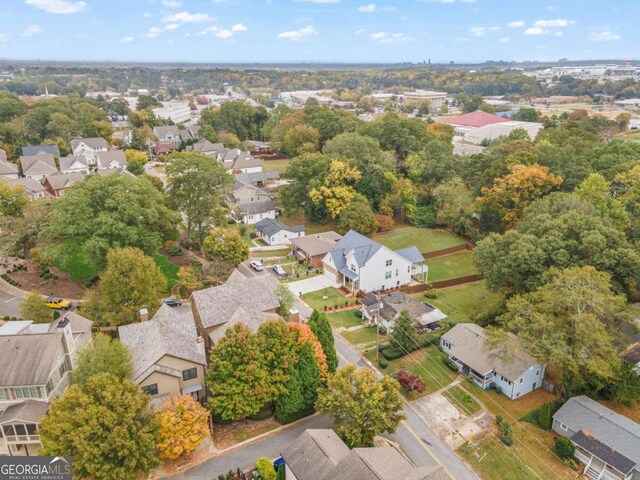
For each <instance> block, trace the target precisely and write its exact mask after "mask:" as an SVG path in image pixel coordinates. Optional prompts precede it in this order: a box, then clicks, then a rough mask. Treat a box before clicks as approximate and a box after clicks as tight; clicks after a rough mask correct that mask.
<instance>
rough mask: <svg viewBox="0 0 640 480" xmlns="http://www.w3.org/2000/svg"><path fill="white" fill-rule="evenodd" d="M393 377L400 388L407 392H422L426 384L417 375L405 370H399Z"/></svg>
mask: <svg viewBox="0 0 640 480" xmlns="http://www.w3.org/2000/svg"><path fill="white" fill-rule="evenodd" d="M395 379H396V380H398V383H399V384H400V386H401V387H402V388H404V389H405V390H407V391H409V392H418V393H423V392H424V391H425V390H426V389H427V385H426V384H425V383H424V382H423V381H422V379H421V378H420V377H419V376H418V375H413V374H412V373H409V372H407V371H406V370H400V371H399V372H398V373H396V374H395Z"/></svg>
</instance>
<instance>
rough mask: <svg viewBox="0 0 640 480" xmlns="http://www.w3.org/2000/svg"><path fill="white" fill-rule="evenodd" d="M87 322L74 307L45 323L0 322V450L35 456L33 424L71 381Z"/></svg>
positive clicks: (88, 339) (87, 332)
mask: <svg viewBox="0 0 640 480" xmlns="http://www.w3.org/2000/svg"><path fill="white" fill-rule="evenodd" d="M92 324H93V322H91V321H90V320H87V319H86V318H84V317H81V316H80V315H78V314H77V313H75V312H68V313H66V314H65V316H64V317H61V318H59V319H58V320H56V321H54V322H52V323H50V324H49V323H47V324H34V323H33V322H31V321H13V322H7V323H5V324H4V325H2V326H1V327H0V365H2V368H0V433H2V435H0V455H12V456H21V455H37V454H38V450H39V448H40V447H41V443H40V436H39V434H38V427H39V424H40V419H41V418H42V416H44V414H45V413H46V412H47V410H48V409H49V404H50V402H51V401H52V400H53V399H55V398H58V397H60V396H61V395H62V392H64V390H65V389H66V388H67V387H68V386H69V385H70V383H71V370H73V368H75V366H76V360H77V355H78V350H79V349H80V348H82V347H83V346H85V345H87V343H89V342H91V341H92V340H91V339H92V337H91V326H92Z"/></svg>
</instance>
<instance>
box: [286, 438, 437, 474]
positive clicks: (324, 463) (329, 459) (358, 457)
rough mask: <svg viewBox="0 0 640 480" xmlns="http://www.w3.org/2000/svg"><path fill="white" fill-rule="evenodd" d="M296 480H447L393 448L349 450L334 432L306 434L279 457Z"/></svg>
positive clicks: (431, 468)
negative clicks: (412, 461) (414, 462)
mask: <svg viewBox="0 0 640 480" xmlns="http://www.w3.org/2000/svg"><path fill="white" fill-rule="evenodd" d="M282 457H283V458H284V460H285V461H286V463H287V465H288V466H289V468H290V469H291V471H292V472H293V474H294V475H295V476H296V478H297V479H298V480H445V479H446V480H449V477H448V475H447V474H446V472H445V471H444V469H443V468H442V467H440V466H436V467H426V468H416V467H414V466H413V465H412V464H411V463H410V462H409V461H408V460H407V459H406V458H405V457H404V456H403V455H401V454H400V452H399V451H398V450H396V449H395V448H392V447H375V448H355V449H353V450H349V447H347V446H346V445H345V444H344V442H343V441H342V440H341V439H340V437H338V435H336V433H335V432H334V431H333V430H329V429H327V430H305V431H304V432H303V433H302V434H301V435H300V436H299V437H298V438H297V439H296V440H295V441H294V442H293V443H292V444H291V445H290V446H289V447H288V448H287V449H286V450H285V451H284V453H283V454H282Z"/></svg>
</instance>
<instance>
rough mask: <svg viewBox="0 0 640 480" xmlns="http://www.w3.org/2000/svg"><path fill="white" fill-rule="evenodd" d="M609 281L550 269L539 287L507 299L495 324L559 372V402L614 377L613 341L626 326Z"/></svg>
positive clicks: (579, 270)
mask: <svg viewBox="0 0 640 480" xmlns="http://www.w3.org/2000/svg"><path fill="white" fill-rule="evenodd" d="M610 279H611V277H610V275H609V274H607V273H604V272H599V271H597V270H596V269H595V268H593V267H591V266H586V267H574V268H568V269H566V270H558V269H552V270H550V271H549V273H548V274H547V275H546V276H545V280H546V283H545V284H544V285H543V286H541V287H540V288H538V289H537V290H535V291H533V292H531V293H528V294H525V295H517V296H514V297H513V298H511V299H510V300H509V301H508V302H507V311H506V312H505V313H504V314H503V315H501V316H500V317H499V319H498V320H499V323H500V324H501V325H503V326H504V327H506V328H507V329H508V330H510V331H513V332H515V333H516V334H517V335H518V337H519V338H520V339H521V340H522V341H523V342H524V345H525V348H527V349H528V350H529V351H530V352H531V353H532V354H533V355H535V356H536V357H537V358H539V359H541V360H542V361H544V362H547V363H552V364H554V365H555V366H556V367H557V368H558V369H559V370H560V372H561V375H562V390H563V393H564V396H565V398H568V397H570V396H571V395H573V394H574V393H575V392H576V391H579V390H581V389H584V388H586V387H588V388H595V389H600V388H602V387H603V386H604V385H607V384H608V383H609V382H612V381H615V378H616V376H617V375H618V372H619V369H620V366H621V360H620V358H619V357H618V354H617V351H616V347H615V344H616V339H617V337H618V332H619V329H620V328H621V327H622V326H624V325H630V322H629V319H628V318H627V316H626V314H625V309H626V301H625V298H624V297H622V296H618V295H615V294H614V293H613V292H612V290H611V283H610Z"/></svg>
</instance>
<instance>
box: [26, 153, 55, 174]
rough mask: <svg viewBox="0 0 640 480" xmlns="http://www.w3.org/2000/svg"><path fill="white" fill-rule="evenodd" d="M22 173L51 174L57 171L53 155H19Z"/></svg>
mask: <svg viewBox="0 0 640 480" xmlns="http://www.w3.org/2000/svg"><path fill="white" fill-rule="evenodd" d="M20 165H22V173H24V174H25V175H51V174H53V173H57V172H58V167H56V161H55V159H54V158H53V155H49V154H44V155H31V156H30V157H24V156H23V157H20Z"/></svg>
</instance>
